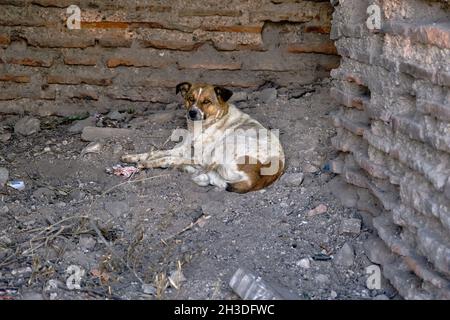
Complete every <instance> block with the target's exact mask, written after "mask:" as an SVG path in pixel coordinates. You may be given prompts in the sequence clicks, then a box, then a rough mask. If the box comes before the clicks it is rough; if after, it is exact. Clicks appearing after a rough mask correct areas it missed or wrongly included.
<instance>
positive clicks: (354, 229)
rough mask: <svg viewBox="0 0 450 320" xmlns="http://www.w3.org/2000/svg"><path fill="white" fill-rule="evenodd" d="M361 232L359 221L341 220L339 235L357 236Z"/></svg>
mask: <svg viewBox="0 0 450 320" xmlns="http://www.w3.org/2000/svg"><path fill="white" fill-rule="evenodd" d="M360 232H361V220H359V219H354V218H352V219H345V220H342V223H341V230H340V233H341V234H342V233H352V234H359V233H360Z"/></svg>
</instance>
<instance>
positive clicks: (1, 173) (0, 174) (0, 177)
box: [0, 167, 9, 188]
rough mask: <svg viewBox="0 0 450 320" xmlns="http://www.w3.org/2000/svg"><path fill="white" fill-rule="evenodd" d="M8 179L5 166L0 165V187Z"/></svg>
mask: <svg viewBox="0 0 450 320" xmlns="http://www.w3.org/2000/svg"><path fill="white" fill-rule="evenodd" d="M8 179H9V171H8V169H6V168H3V167H0V188H2V187H4V186H5V184H6V182H8Z"/></svg>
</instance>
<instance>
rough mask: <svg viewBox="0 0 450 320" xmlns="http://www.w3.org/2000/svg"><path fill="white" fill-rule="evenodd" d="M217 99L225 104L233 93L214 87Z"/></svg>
mask: <svg viewBox="0 0 450 320" xmlns="http://www.w3.org/2000/svg"><path fill="white" fill-rule="evenodd" d="M214 91H215V92H216V95H217V97H219V98H221V99H222V101H223V102H227V101H228V100H229V99H230V98H231V96H232V95H233V91H231V90H228V89H225V88H223V87H214Z"/></svg>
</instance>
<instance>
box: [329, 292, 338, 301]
mask: <svg viewBox="0 0 450 320" xmlns="http://www.w3.org/2000/svg"><path fill="white" fill-rule="evenodd" d="M337 296H338V294H337V292H336V291H334V290H331V292H330V297H331V298H332V299H336V298H337Z"/></svg>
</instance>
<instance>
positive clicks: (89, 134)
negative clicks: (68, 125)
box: [81, 127, 135, 141]
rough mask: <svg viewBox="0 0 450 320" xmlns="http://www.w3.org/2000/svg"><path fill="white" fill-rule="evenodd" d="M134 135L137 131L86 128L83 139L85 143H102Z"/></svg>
mask: <svg viewBox="0 0 450 320" xmlns="http://www.w3.org/2000/svg"><path fill="white" fill-rule="evenodd" d="M134 134H135V131H134V130H130V129H121V128H100V127H85V128H84V129H83V132H82V133H81V139H82V140H84V141H100V140H102V139H110V138H122V137H131V136H133V135H134Z"/></svg>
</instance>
